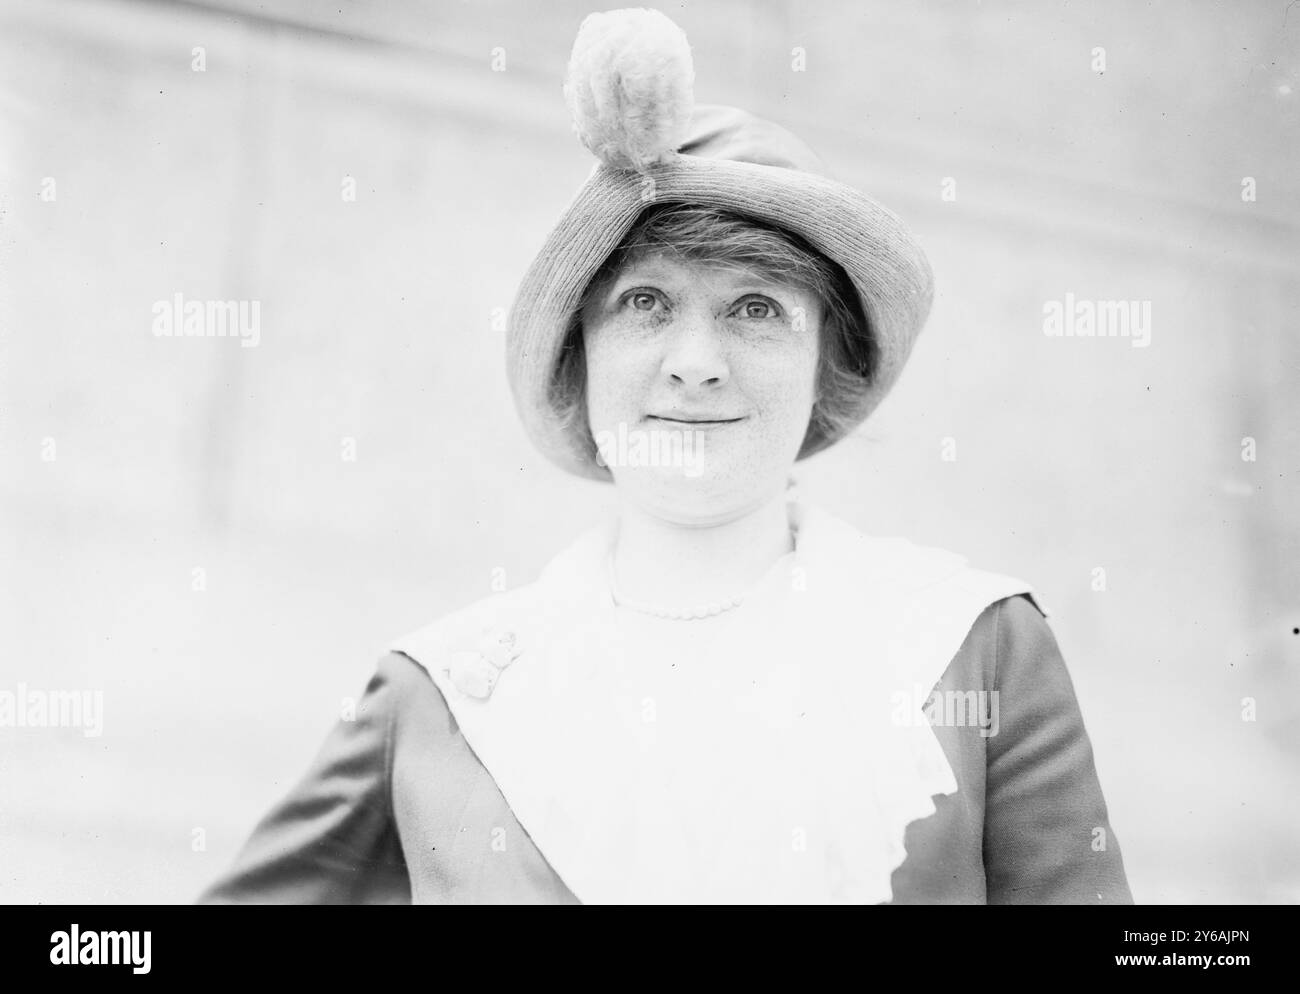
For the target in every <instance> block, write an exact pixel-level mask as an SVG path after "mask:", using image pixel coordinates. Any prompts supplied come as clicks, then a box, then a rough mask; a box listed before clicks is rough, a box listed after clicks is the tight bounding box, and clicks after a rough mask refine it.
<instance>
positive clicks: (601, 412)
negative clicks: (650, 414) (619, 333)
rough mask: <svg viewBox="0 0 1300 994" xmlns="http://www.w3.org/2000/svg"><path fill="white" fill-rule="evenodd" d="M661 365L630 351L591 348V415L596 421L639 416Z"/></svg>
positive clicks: (588, 356) (589, 368)
mask: <svg viewBox="0 0 1300 994" xmlns="http://www.w3.org/2000/svg"><path fill="white" fill-rule="evenodd" d="M657 369H658V365H657V364H656V363H655V362H653V361H652V360H651V359H649V358H647V357H642V356H639V355H638V354H637V352H636V351H635V350H631V349H628V348H626V347H621V348H601V347H599V346H596V347H594V348H591V349H590V351H589V352H588V354H587V411H588V415H589V416H590V417H591V418H592V419H593V420H601V421H607V420H609V419H611V418H613V419H621V418H625V417H630V416H632V415H633V414H635V413H636V412H637V411H638V409H639V405H640V403H641V401H642V400H643V399H644V397H645V395H646V391H647V389H648V388H649V386H650V385H652V384H653V382H654V378H655V372H656V370H657Z"/></svg>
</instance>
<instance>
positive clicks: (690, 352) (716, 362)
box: [663, 315, 730, 387]
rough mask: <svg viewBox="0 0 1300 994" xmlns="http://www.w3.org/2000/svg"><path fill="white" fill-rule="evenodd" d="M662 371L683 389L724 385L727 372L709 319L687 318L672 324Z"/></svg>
mask: <svg viewBox="0 0 1300 994" xmlns="http://www.w3.org/2000/svg"><path fill="white" fill-rule="evenodd" d="M663 371H664V373H665V374H666V375H667V376H668V377H669V379H671V380H672V381H673V382H675V383H681V384H682V385H684V386H687V387H702V386H720V385H722V384H723V383H726V382H727V378H728V376H729V375H730V370H729V369H728V367H727V358H726V355H725V354H724V350H723V348H722V340H721V336H720V334H719V329H718V328H717V326H716V323H715V322H714V320H713V318H712V317H711V316H705V315H698V316H691V317H688V318H684V319H683V320H681V321H679V322H677V323H676V326H675V327H674V328H673V329H672V331H671V333H670V334H669V337H668V350H667V352H666V353H665V355H664V362H663Z"/></svg>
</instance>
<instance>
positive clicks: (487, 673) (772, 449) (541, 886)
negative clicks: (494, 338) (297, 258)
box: [202, 11, 1131, 903]
mask: <svg viewBox="0 0 1300 994" xmlns="http://www.w3.org/2000/svg"><path fill="white" fill-rule="evenodd" d="M691 80H692V71H691V67H690V55H689V49H688V48H687V46H686V41H685V38H684V36H682V35H681V32H680V31H679V30H678V29H677V28H676V26H675V25H673V24H672V22H670V21H668V19H667V18H665V17H663V15H661V14H658V13H657V12H653V11H615V12H611V13H608V14H600V15H592V17H590V18H588V19H587V21H585V22H584V24H583V26H582V29H581V30H580V32H579V37H578V41H577V43H576V45H575V49H574V54H573V59H572V61H571V64H570V70H569V79H568V81H567V83H566V88H565V92H566V97H567V98H568V101H569V104H570V107H571V109H572V110H573V112H574V116H575V121H576V125H577V130H578V132H579V134H580V136H581V137H582V139H583V141H584V143H585V144H586V145H587V146H588V148H590V149H591V150H592V151H593V152H595V153H596V154H597V155H598V157H599V158H600V159H601V162H600V164H599V165H598V166H597V168H596V169H595V170H594V171H593V173H592V175H591V176H590V177H589V179H588V180H587V182H586V183H585V184H584V186H583V188H582V190H581V191H580V192H579V194H578V196H577V198H576V199H575V200H574V202H573V203H572V204H571V206H570V207H569V208H568V210H567V211H566V212H565V215H564V216H563V217H562V218H561V220H560V222H559V224H558V225H557V227H556V229H555V231H554V232H552V234H551V236H550V238H549V239H548V241H547V243H546V245H545V246H544V248H543V250H542V252H541V253H540V255H539V256H538V258H537V260H536V261H535V262H534V264H533V266H532V268H531V270H530V271H529V273H528V275H527V276H526V278H525V280H524V283H523V285H522V287H521V289H520V292H519V296H518V299H517V300H516V302H515V307H514V308H513V310H512V319H511V327H510V334H509V337H508V370H509V375H510V379H511V385H512V388H513V390H514V395H515V399H516V403H517V406H518V408H519V411H520V414H521V416H522V418H523V421H524V424H525V426H526V428H527V429H528V431H529V433H530V436H531V437H532V439H533V440H534V442H536V444H537V445H538V446H539V447H540V448H541V449H542V451H544V452H545V453H546V454H547V455H548V456H550V457H551V458H552V459H553V460H554V461H555V462H556V463H557V464H559V465H560V466H562V467H564V468H565V469H567V470H569V471H572V472H575V473H578V474H580V475H583V476H587V477H591V478H594V479H599V480H605V481H612V483H613V485H614V487H615V488H616V491H617V495H618V498H619V502H618V503H619V512H618V514H617V516H616V517H615V518H614V519H612V520H611V521H609V522H605V523H602V524H601V525H600V526H598V527H596V528H594V529H593V530H592V531H591V532H589V533H588V534H586V535H584V536H582V537H581V538H580V539H579V540H578V541H577V542H576V543H574V544H573V545H571V546H570V547H569V548H567V549H566V550H564V551H563V552H561V553H560V554H559V555H558V556H557V557H556V558H555V559H554V560H553V561H552V562H551V563H550V564H549V565H548V566H547V568H546V569H545V570H544V572H543V573H542V575H541V576H540V577H539V579H538V580H537V581H536V582H534V583H532V584H529V585H528V586H525V587H521V588H519V589H517V590H514V591H511V592H509V593H506V594H502V595H498V596H495V597H493V598H490V599H487V600H485V601H481V602H479V603H477V604H474V605H471V606H470V607H469V608H466V609H465V610H463V611H461V612H458V613H457V614H455V615H452V616H450V617H448V618H444V619H441V620H439V621H437V622H435V623H434V624H432V625H430V626H428V627H427V628H425V629H422V630H420V631H418V632H416V633H413V634H412V635H410V636H408V637H406V638H404V639H401V640H399V641H398V642H397V643H396V644H395V645H394V647H393V649H394V651H393V652H392V653H390V654H389V655H387V656H385V657H384V658H383V659H382V660H381V661H380V663H379V665H378V669H377V672H376V673H375V675H374V677H373V678H372V680H371V682H370V684H369V686H368V687H367V688H366V693H365V697H364V699H363V700H362V701H361V704H360V707H359V713H358V716H357V719H356V721H354V722H343V723H340V725H339V726H338V728H337V729H336V730H335V731H334V732H333V734H332V735H331V737H330V738H329V740H328V741H327V742H326V744H325V746H324V749H323V750H322V752H321V753H320V755H319V756H318V758H317V760H316V762H315V764H314V765H313V768H312V769H311V770H310V771H309V773H308V775H307V776H306V778H305V779H304V780H303V781H302V782H301V783H300V784H299V785H298V787H297V788H296V789H295V790H294V791H293V792H292V793H291V794H290V795H289V797H288V798H287V799H285V800H284V801H283V802H282V803H281V804H280V805H279V806H277V807H276V808H275V810H273V811H272V812H271V813H270V814H269V815H268V816H267V817H266V818H265V819H264V820H263V821H262V823H261V824H260V825H259V826H258V827H257V829H256V830H255V832H254V834H253V837H252V838H251V839H250V840H249V842H248V844H247V845H246V846H245V848H244V850H243V852H242V853H241V854H240V856H239V858H238V860H237V863H236V865H235V867H234V868H233V869H232V870H231V871H230V873H228V874H227V875H226V876H225V877H224V878H223V879H221V880H220V881H218V882H217V883H215V884H214V885H213V886H212V887H211V888H209V890H208V891H207V892H206V893H205V894H204V896H203V898H202V899H203V900H206V901H223V902H224V901H263V902H280V901H284V902H408V901H415V902H440V903H481V902H555V903H576V902H584V903H605V902H636V903H643V902H728V903H733V902H734V903H739V902H784V901H792V902H854V903H860V902H892V903H986V902H987V903H1011V902H1023V903H1050V902H1059V903H1066V902H1068V903H1128V902H1131V896H1130V894H1129V890H1128V885H1127V883H1126V881H1125V876H1124V870H1123V863H1122V859H1121V856H1120V852H1119V848H1118V845H1117V843H1116V840H1115V838H1114V836H1113V833H1112V832H1111V830H1110V826H1109V823H1108V820H1107V814H1106V806H1105V802H1104V800H1103V798H1102V794H1101V791H1100V787H1099V785H1098V781H1097V776H1096V773H1095V769H1094V765H1093V760H1092V753H1091V748H1090V746H1089V742H1088V738H1087V735H1086V733H1085V731H1084V727H1083V724H1082V720H1081V717H1080V714H1079V709H1078V705H1077V702H1076V700H1075V697H1074V693H1073V690H1072V687H1071V683H1070V679H1069V676H1068V674H1067V672H1066V669H1065V665H1064V663H1063V661H1062V659H1061V656H1060V653H1059V651H1058V649H1057V646H1056V643H1055V640H1054V639H1053V637H1052V634H1051V631H1050V629H1049V628H1048V627H1047V625H1046V623H1045V622H1044V621H1043V615H1042V613H1041V611H1040V609H1039V607H1038V606H1037V605H1036V603H1035V602H1034V601H1033V599H1032V597H1031V594H1030V592H1029V590H1028V588H1027V587H1026V585H1025V584H1023V583H1021V582H1019V581H1017V580H1014V579H1012V578H1009V577H1004V576H998V575H996V574H991V573H985V572H982V571H979V570H975V569H972V568H969V567H968V566H966V564H965V561H964V560H963V559H962V558H961V557H959V556H956V555H954V554H952V553H948V552H945V551H943V550H939V549H929V548H923V547H919V546H916V545H913V544H911V543H909V542H906V541H904V540H901V539H879V538H872V537H869V536H866V535H862V534H860V533H859V532H858V531H856V530H855V529H853V528H851V527H850V526H848V525H847V524H845V523H843V522H841V521H839V520H837V519H835V518H834V517H832V516H830V515H829V514H826V513H825V512H823V511H820V510H818V509H817V508H815V507H812V506H808V505H806V504H804V503H802V502H801V501H799V500H797V499H795V498H793V497H792V495H791V494H790V493H789V492H788V490H787V481H788V480H789V478H790V471H791V469H792V467H793V465H794V463H795V462H796V461H798V460H799V459H802V458H804V457H806V456H809V455H811V454H813V453H815V452H818V451H820V450H821V449H824V448H826V447H827V446H829V445H832V444H834V443H835V442H836V441H838V440H839V439H841V438H843V437H844V436H845V435H846V434H847V433H848V432H849V431H851V430H852V429H853V428H854V427H856V426H857V425H858V424H860V423H861V422H862V421H863V420H864V419H865V418H866V417H867V415H868V414H869V413H870V412H871V411H872V410H873V409H874V407H875V406H876V405H877V404H878V403H879V402H880V400H881V399H882V398H883V397H884V395H885V394H886V393H887V391H888V390H889V388H890V387H891V386H892V384H893V382H894V381H895V380H896V378H897V377H898V375H899V372H900V371H901V369H902V366H903V364H904V362H905V361H906V358H907V355H908V353H909V352H910V350H911V347H912V344H913V341H914V340H915V337H916V335H917V334H918V333H919V332H920V329H921V326H922V324H923V323H924V320H925V317H926V314H927V312H928V310H929V305H930V299H931V295H932V286H931V274H930V270H929V267H928V265H927V263H926V261H925V257H924V255H923V254H922V252H921V250H920V248H919V247H918V246H917V245H916V244H915V242H914V241H913V240H912V237H911V235H910V234H909V233H908V232H907V230H906V229H905V228H904V227H903V226H902V224H901V223H900V222H899V221H898V219H897V218H895V217H894V216H893V215H892V214H890V213H889V212H888V211H886V210H885V209H884V208H883V207H881V206H879V205H878V204H876V203H875V202H874V201H872V200H870V199H869V198H867V197H865V196H863V195H862V194H861V193H858V192H857V191H855V190H852V189H851V188H849V187H847V186H844V185H842V184H840V183H837V182H835V181H833V180H830V179H827V178H826V177H824V176H823V175H822V168H821V166H820V163H819V162H818V161H817V160H816V158H815V156H813V155H812V153H811V152H810V151H809V150H808V149H807V148H806V146H804V145H803V144H802V143H801V142H799V141H798V139H796V138H795V137H794V136H793V135H791V134H789V133H788V132H786V131H784V130H783V129H780V128H777V127H776V126H774V125H772V124H770V123H768V122H764V121H761V120H758V119H756V118H754V117H752V116H751V115H748V114H745V113H744V112H741V111H738V110H734V109H731V108H725V107H712V106H710V107H698V108H692V106H691V98H690V87H691Z"/></svg>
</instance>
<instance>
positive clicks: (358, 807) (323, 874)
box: [199, 596, 1133, 904]
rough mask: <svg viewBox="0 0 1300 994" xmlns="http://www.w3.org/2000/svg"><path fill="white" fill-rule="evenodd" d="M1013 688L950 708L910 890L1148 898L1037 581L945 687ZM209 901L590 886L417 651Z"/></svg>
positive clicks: (1005, 896)
mask: <svg viewBox="0 0 1300 994" xmlns="http://www.w3.org/2000/svg"><path fill="white" fill-rule="evenodd" d="M958 688H961V689H962V690H963V691H965V690H969V689H971V688H978V689H985V690H997V691H998V692H999V700H1000V702H1001V704H1000V715H999V724H1000V727H999V729H998V732H997V734H996V735H992V736H988V737H985V736H984V735H981V734H980V730H979V729H978V728H976V727H973V726H970V725H964V726H963V725H943V724H936V725H935V726H934V731H935V734H936V735H937V737H938V739H939V742H940V744H941V745H942V747H943V750H944V752H945V754H946V756H947V758H948V761H949V764H950V765H951V767H952V771H953V774H954V776H955V777H956V780H957V783H958V790H957V792H956V793H955V794H951V795H940V796H936V797H935V798H934V803H935V805H936V808H937V810H936V812H935V813H934V814H933V815H931V816H930V817H928V818H922V819H919V820H916V821H913V822H912V823H911V824H910V825H909V826H908V828H907V833H906V839H905V844H906V848H907V858H906V860H905V861H904V862H903V864H902V865H901V866H899V867H898V868H897V870H895V871H894V874H893V877H892V881H891V883H892V890H893V895H894V899H893V903H896V904H985V903H987V904H1131V903H1132V902H1133V898H1132V895H1131V893H1130V892H1129V887H1128V883H1127V880H1126V879H1125V874H1124V865H1123V859H1122V857H1121V854H1120V849H1119V844H1118V841H1117V840H1116V838H1115V835H1114V833H1113V832H1112V831H1111V828H1110V823H1109V820H1108V817H1107V812H1106V803H1105V800H1104V799H1103V797H1102V792H1101V787H1100V784H1099V783H1098V779H1097V773H1096V769H1095V766H1094V762H1093V754H1092V747H1091V745H1090V743H1089V740H1088V736H1087V733H1086V731H1085V730H1084V725H1083V719H1082V716H1081V714H1080V711H1079V706H1078V702H1077V700H1076V698H1075V694H1074V689H1073V686H1072V684H1071V681H1070V677H1069V674H1068V673H1067V671H1066V667H1065V663H1064V660H1063V659H1062V657H1061V653H1060V651H1059V649H1058V647H1057V643H1056V639H1055V637H1054V636H1053V634H1052V631H1051V629H1050V628H1049V627H1048V625H1047V622H1046V620H1045V619H1044V617H1043V615H1042V614H1041V613H1040V612H1039V610H1038V608H1037V607H1036V606H1035V604H1034V602H1033V600H1032V599H1030V598H1029V597H1027V596H1015V597H1008V598H1005V599H1003V600H1000V601H998V602H996V603H994V604H991V605H989V607H987V608H986V609H985V610H984V611H983V613H982V614H980V616H979V618H978V619H977V621H976V622H975V624H974V625H973V626H972V628H971V630H970V633H969V634H968V635H967V637H966V639H965V641H964V642H963V644H962V646H961V649H960V650H959V651H958V653H957V654H956V656H955V657H954V658H953V660H952V662H951V664H950V665H949V667H948V669H947V670H946V671H945V673H944V676H943V678H942V680H941V681H940V683H939V684H938V686H937V687H936V688H935V689H936V690H946V689H952V690H954V691H955V690H957V689H958ZM199 901H200V902H203V903H245V902H251V903H291V904H323V903H376V904H378V903H383V904H405V903H427V904H485V903H556V904H576V903H580V902H579V901H578V899H577V898H576V897H575V896H574V895H573V893H572V892H570V890H569V889H568V887H566V886H565V884H564V881H563V880H561V879H560V877H559V876H558V875H557V874H556V872H555V871H554V870H553V869H552V868H551V867H550V865H549V864H548V863H547V861H546V858H545V857H544V856H543V854H542V853H541V852H540V851H539V850H538V849H537V847H536V846H535V845H534V844H533V842H532V840H531V839H530V838H529V836H528V834H527V833H526V832H525V831H524V829H523V827H522V826H521V825H520V823H519V822H518V821H517V820H516V818H515V816H514V814H513V813H512V812H511V810H510V808H509V806H508V805H507V803H506V801H505V798H504V797H503V796H502V793H501V791H500V790H499V789H498V788H497V785H496V783H495V782H494V781H493V779H492V777H491V776H490V775H489V773H488V772H487V770H486V769H485V768H484V767H483V765H482V764H481V763H480V762H479V760H478V758H477V757H476V756H475V754H474V752H473V751H472V750H471V749H470V747H469V745H468V744H467V743H466V741H465V739H464V737H463V736H462V735H461V733H460V730H459V729H458V727H457V724H456V722H455V720H454V718H453V717H452V714H451V712H450V710H449V709H448V707H447V704H446V701H445V699H444V697H443V695H442V692H441V691H440V690H439V689H438V688H437V686H436V685H435V684H434V682H433V681H432V679H431V678H430V676H429V674H428V673H427V672H426V671H425V670H424V669H423V667H422V666H421V665H420V664H419V663H417V662H415V661H414V660H412V659H411V658H408V657H407V656H405V655H402V654H401V653H390V654H388V655H386V656H385V657H383V658H382V659H381V660H380V661H379V664H378V667H377V670H376V672H375V674H374V676H373V677H372V678H371V680H370V683H369V685H368V686H367V688H366V692H365V696H364V697H363V699H362V700H361V702H360V704H359V707H358V713H357V717H356V720H355V721H350V722H345V721H340V722H339V724H338V725H337V727H336V728H335V729H334V730H333V732H332V733H331V734H330V735H329V737H328V738H327V739H326V741H325V744H324V746H323V747H322V749H321V751H320V753H319V754H318V756H317V757H316V759H315V761H314V762H313V764H312V766H311V768H310V770H309V771H308V773H307V775H306V776H305V777H304V778H303V779H302V781H301V782H300V783H299V784H298V785H297V786H296V787H295V788H294V789H293V790H292V791H291V792H290V793H289V795H288V796H287V797H286V798H285V799H284V800H282V801H281V802H280V803H279V804H278V805H276V806H275V808H274V809H273V810H272V811H271V812H270V813H269V814H267V816H266V817H265V818H263V819H262V821H261V822H260V823H259V824H258V826H257V827H256V829H255V830H254V832H253V834H252V837H251V838H250V839H249V840H248V842H247V843H246V844H245V846H244V848H243V849H242V851H241V852H240V853H239V856H238V858H237V859H236V861H235V864H234V866H233V867H232V868H231V869H230V870H229V871H228V872H227V873H226V874H225V875H223V876H222V877H221V878H220V879H219V880H217V881H216V882H214V883H213V884H212V885H211V886H210V887H209V888H208V889H207V890H206V891H204V893H203V894H202V895H201V896H200V898H199Z"/></svg>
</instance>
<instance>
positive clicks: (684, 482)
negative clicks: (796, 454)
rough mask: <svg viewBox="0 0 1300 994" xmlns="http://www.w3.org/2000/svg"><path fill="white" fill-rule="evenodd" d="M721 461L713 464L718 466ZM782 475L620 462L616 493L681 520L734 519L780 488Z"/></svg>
mask: <svg viewBox="0 0 1300 994" xmlns="http://www.w3.org/2000/svg"><path fill="white" fill-rule="evenodd" d="M721 468H722V467H716V469H721ZM785 480H786V477H785V476H784V475H774V476H773V478H772V480H771V481H765V480H759V479H756V478H754V477H753V476H752V473H745V474H743V475H742V474H738V473H727V472H716V471H715V472H710V471H709V470H708V469H706V470H705V471H703V472H700V473H698V474H694V475H691V474H687V473H684V472H683V471H682V470H681V469H667V468H659V467H645V468H637V469H628V468H624V469H621V470H618V471H617V472H616V473H615V476H614V485H615V488H616V489H617V491H618V493H619V496H620V497H621V498H623V499H625V500H628V501H630V502H631V503H633V504H635V505H636V506H637V507H639V508H641V509H642V510H644V511H646V512H647V513H650V514H653V515H654V516H655V517H657V518H661V519H663V520H665V521H671V522H674V523H675V524H680V525H696V526H702V525H711V524H719V523H722V522H726V521H729V520H732V519H734V518H736V517H738V516H740V515H742V514H745V513H747V512H749V511H752V510H753V509H754V508H755V507H757V506H759V505H760V504H762V503H763V502H764V501H765V500H768V499H770V498H771V497H772V496H773V495H774V494H776V493H779V492H781V491H782V490H783V489H784V487H785Z"/></svg>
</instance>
